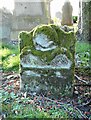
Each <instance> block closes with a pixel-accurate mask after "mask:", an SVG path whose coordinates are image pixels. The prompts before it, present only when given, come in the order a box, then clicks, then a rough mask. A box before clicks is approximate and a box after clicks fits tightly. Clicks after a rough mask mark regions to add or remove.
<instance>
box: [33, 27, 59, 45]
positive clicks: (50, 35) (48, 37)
mask: <svg viewBox="0 0 91 120" xmlns="http://www.w3.org/2000/svg"><path fill="white" fill-rule="evenodd" d="M38 36H40V37H42V38H43V40H44V41H45V43H43V40H42V41H41V42H42V44H44V47H46V45H47V42H48V41H49V42H50V44H51V43H55V44H56V45H57V44H58V35H57V33H56V31H55V29H53V28H52V27H51V26H50V25H41V26H37V27H36V28H35V29H34V32H33V38H34V39H35V38H36V37H38ZM42 46H43V45H42Z"/></svg>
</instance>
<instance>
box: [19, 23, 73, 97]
mask: <svg viewBox="0 0 91 120" xmlns="http://www.w3.org/2000/svg"><path fill="white" fill-rule="evenodd" d="M19 38H20V51H21V55H20V60H21V61H20V66H21V89H24V90H29V91H31V93H33V94H40V93H42V94H44V95H49V94H50V96H51V97H53V98H54V97H56V98H57V97H60V96H72V90H73V87H72V85H73V81H74V53H75V36H74V32H65V31H64V30H62V29H60V28H59V27H58V26H55V25H40V26H37V27H35V28H34V29H33V30H32V31H30V32H24V31H23V32H21V33H20V34H19Z"/></svg>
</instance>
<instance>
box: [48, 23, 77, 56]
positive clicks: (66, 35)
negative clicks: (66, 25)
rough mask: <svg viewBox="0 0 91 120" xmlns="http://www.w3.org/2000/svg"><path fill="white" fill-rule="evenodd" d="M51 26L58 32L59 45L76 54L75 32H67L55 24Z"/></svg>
mask: <svg viewBox="0 0 91 120" xmlns="http://www.w3.org/2000/svg"><path fill="white" fill-rule="evenodd" d="M50 26H51V27H52V28H53V29H55V31H56V32H57V35H58V39H59V42H58V43H59V44H58V45H59V46H61V47H65V48H67V49H69V50H70V51H71V52H72V53H73V54H74V52H75V42H76V38H75V34H74V32H73V31H70V32H65V31H64V30H63V29H61V28H60V27H58V26H56V25H54V24H51V25H50Z"/></svg>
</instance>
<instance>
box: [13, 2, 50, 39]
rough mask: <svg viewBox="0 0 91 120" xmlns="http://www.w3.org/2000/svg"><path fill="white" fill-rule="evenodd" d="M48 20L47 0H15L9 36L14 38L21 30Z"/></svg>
mask: <svg viewBox="0 0 91 120" xmlns="http://www.w3.org/2000/svg"><path fill="white" fill-rule="evenodd" d="M49 22H50V1H49V0H15V8H14V11H13V17H12V32H11V38H12V39H16V38H17V36H18V34H19V32H20V31H22V30H25V31H30V30H31V29H33V28H34V27H35V26H37V25H39V24H47V23H49Z"/></svg>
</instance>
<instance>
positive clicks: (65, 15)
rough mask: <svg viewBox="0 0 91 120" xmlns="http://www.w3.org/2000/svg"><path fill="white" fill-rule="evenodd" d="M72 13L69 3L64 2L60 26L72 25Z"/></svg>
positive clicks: (67, 1)
mask: <svg viewBox="0 0 91 120" xmlns="http://www.w3.org/2000/svg"><path fill="white" fill-rule="evenodd" d="M72 11H73V8H72V5H71V3H70V1H69V0H65V2H64V5H63V6H62V20H61V24H62V25H68V26H71V25H73V21H72Z"/></svg>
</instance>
